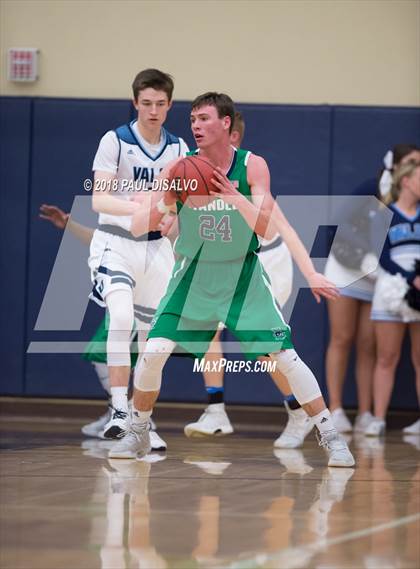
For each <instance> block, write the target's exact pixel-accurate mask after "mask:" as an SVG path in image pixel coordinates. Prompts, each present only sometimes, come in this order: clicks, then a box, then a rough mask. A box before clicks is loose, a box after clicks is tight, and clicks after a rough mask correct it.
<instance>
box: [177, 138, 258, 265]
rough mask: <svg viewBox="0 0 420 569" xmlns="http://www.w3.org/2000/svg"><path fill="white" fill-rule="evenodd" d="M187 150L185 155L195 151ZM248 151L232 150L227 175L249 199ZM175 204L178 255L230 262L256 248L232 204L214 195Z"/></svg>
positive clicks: (252, 234) (244, 223) (245, 223)
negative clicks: (202, 203)
mask: <svg viewBox="0 0 420 569" xmlns="http://www.w3.org/2000/svg"><path fill="white" fill-rule="evenodd" d="M196 153H197V151H195V152H189V153H188V154H187V156H191V155H194V154H196ZM250 154H251V153H250V152H249V151H247V150H242V149H237V150H236V149H235V154H234V156H233V161H232V165H231V167H230V169H229V172H228V173H227V177H228V178H229V180H231V182H233V183H234V185H235V186H236V188H237V190H238V191H239V192H240V193H241V194H242V195H244V196H246V197H247V198H248V199H249V200H250V201H251V188H250V187H249V184H248V181H247V162H248V159H249V156H250ZM192 205H193V207H189V206H185V207H184V206H183V205H182V204H181V203H180V202H178V203H177V208H178V216H179V228H180V229H179V237H178V239H177V241H176V244H175V253H176V254H177V255H178V256H182V257H188V258H190V259H194V258H199V259H200V261H212V262H215V261H216V262H217V261H221V262H222V261H229V260H233V259H240V258H244V257H245V256H246V255H247V254H248V253H249V252H251V251H256V250H257V249H258V247H259V242H258V238H257V236H256V234H255V233H254V231H253V230H252V229H251V228H250V227H249V225H248V224H247V222H246V221H245V220H244V218H243V217H242V215H241V214H240V213H239V211H238V210H237V208H236V207H235V206H234V205H231V204H228V203H226V202H225V201H224V200H223V199H222V198H216V199H214V200H212V201H210V202H209V203H205V205H202V206H200V203H199V204H198V205H197V207H194V204H192Z"/></svg>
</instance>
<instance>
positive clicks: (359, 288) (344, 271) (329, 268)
mask: <svg viewBox="0 0 420 569" xmlns="http://www.w3.org/2000/svg"><path fill="white" fill-rule="evenodd" d="M325 276H326V277H327V279H328V280H330V281H331V282H333V283H334V284H335V285H336V286H337V287H338V288H339V289H340V293H341V295H342V296H348V297H349V298H355V299H357V300H364V301H365V302H372V298H373V292H374V290H375V279H374V278H370V277H366V276H364V273H362V271H359V270H357V269H348V268H347V267H344V266H343V265H342V264H341V263H339V262H338V261H337V259H336V258H335V257H334V255H333V254H332V253H330V255H329V257H328V260H327V264H326V265H325Z"/></svg>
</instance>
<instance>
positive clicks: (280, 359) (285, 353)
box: [270, 350, 302, 377]
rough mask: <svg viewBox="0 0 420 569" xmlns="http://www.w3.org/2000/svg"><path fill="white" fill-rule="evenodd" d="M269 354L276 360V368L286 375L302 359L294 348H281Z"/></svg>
mask: <svg viewBox="0 0 420 569" xmlns="http://www.w3.org/2000/svg"><path fill="white" fill-rule="evenodd" d="M270 355H271V357H272V358H273V359H274V360H275V361H276V362H277V365H276V368H277V369H278V370H279V371H280V372H281V373H282V374H283V375H285V376H286V377H287V374H288V373H290V372H291V371H293V369H295V368H296V367H297V366H298V362H301V361H302V360H301V359H300V357H299V356H298V355H297V353H296V351H295V350H281V351H280V352H274V353H273V354H270Z"/></svg>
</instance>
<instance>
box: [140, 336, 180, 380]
mask: <svg viewBox="0 0 420 569" xmlns="http://www.w3.org/2000/svg"><path fill="white" fill-rule="evenodd" d="M175 346H176V344H175V342H172V340H168V339H166V338H151V339H150V340H148V341H147V344H146V348H145V350H144V352H143V355H142V357H141V359H140V360H139V361H138V362H137V365H136V370H135V372H134V387H135V388H136V389H138V390H139V391H159V389H160V386H161V383H162V370H163V367H164V365H165V363H166V361H167V359H168V358H169V356H170V355H171V353H172V352H173V349H174V348H175Z"/></svg>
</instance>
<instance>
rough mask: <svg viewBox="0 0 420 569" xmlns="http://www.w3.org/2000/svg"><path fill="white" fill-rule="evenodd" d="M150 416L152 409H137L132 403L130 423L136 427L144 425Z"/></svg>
mask: <svg viewBox="0 0 420 569" xmlns="http://www.w3.org/2000/svg"><path fill="white" fill-rule="evenodd" d="M151 416H152V409H150V411H139V410H138V409H136V408H135V407H134V405H133V411H132V413H131V423H132V425H136V426H138V427H144V425H147V423H148V422H149V419H150V417H151Z"/></svg>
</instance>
